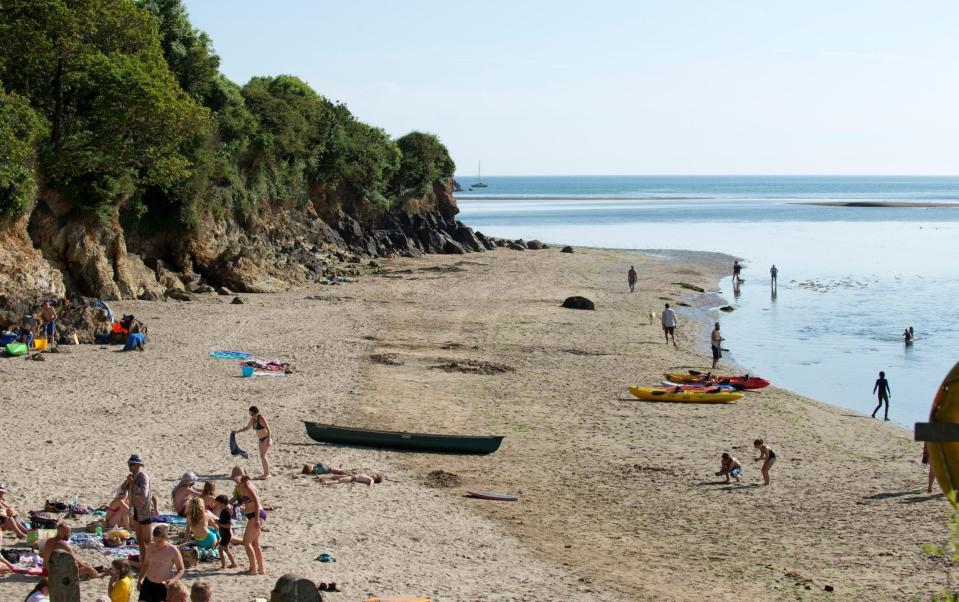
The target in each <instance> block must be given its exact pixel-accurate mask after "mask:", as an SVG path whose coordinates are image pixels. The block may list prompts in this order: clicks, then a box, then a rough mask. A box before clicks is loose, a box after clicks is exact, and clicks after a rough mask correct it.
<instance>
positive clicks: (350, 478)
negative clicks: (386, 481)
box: [317, 474, 383, 487]
mask: <svg viewBox="0 0 959 602" xmlns="http://www.w3.org/2000/svg"><path fill="white" fill-rule="evenodd" d="M317 480H318V481H319V482H320V483H323V484H324V485H336V484H338V483H362V484H364V485H366V486H367V487H372V486H373V483H382V482H383V475H378V474H375V475H373V476H372V477H371V476H369V475H365V474H354V475H349V474H347V475H336V476H333V477H330V478H328V479H324V478H322V477H317Z"/></svg>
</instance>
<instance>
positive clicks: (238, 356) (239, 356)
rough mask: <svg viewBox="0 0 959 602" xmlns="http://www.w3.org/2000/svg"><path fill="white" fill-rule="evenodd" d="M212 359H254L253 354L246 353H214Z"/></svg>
mask: <svg viewBox="0 0 959 602" xmlns="http://www.w3.org/2000/svg"><path fill="white" fill-rule="evenodd" d="M210 357H215V358H217V359H221V360H245V359H249V358H251V357H253V354H252V353H246V352H244V351H212V352H210Z"/></svg>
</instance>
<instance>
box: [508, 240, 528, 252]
mask: <svg viewBox="0 0 959 602" xmlns="http://www.w3.org/2000/svg"><path fill="white" fill-rule="evenodd" d="M513 244H514V245H516V246H519V247H523V250H524V251H525V250H526V249H527V246H526V241H524V240H523V239H522V238H517V239H516V240H514V241H513ZM511 248H512V247H511Z"/></svg>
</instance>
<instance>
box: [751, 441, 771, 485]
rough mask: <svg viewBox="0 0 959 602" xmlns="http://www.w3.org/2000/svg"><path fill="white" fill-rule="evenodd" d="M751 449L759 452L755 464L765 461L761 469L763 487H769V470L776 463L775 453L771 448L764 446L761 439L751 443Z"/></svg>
mask: <svg viewBox="0 0 959 602" xmlns="http://www.w3.org/2000/svg"><path fill="white" fill-rule="evenodd" d="M753 447H755V448H756V449H757V450H759V457H758V458H756V462H759V461H760V460H765V462H763V467H762V473H763V485H769V469H770V468H772V467H773V464H775V463H776V452H775V451H773V448H771V447H769V446H768V445H766V443H765V442H764V441H763V440H762V439H756V440H755V441H753Z"/></svg>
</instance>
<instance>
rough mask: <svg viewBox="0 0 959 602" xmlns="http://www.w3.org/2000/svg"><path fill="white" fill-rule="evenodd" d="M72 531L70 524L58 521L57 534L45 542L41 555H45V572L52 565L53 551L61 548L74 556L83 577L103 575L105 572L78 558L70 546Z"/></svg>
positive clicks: (78, 570)
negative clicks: (98, 570) (100, 571)
mask: <svg viewBox="0 0 959 602" xmlns="http://www.w3.org/2000/svg"><path fill="white" fill-rule="evenodd" d="M71 533H73V529H72V528H71V527H70V525H68V524H67V523H64V522H60V523H57V534H56V535H55V536H53V537H51V538H50V539H48V540H47V542H46V543H45V544H43V550H42V551H41V554H40V555H41V556H42V557H43V566H44V569H43V571H44V574H46V571H47V568H48V567H49V566H50V557H51V556H53V553H54V552H56V551H57V550H61V551H63V552H66V553H67V554H69V555H70V556H73V560H74V561H75V562H76V563H77V572H78V573H79V574H80V578H81V579H92V578H93V577H103V576H104V574H105V573H99V572H97V570H96V569H95V568H93V567H92V566H90V565H89V564H87V563H85V562H83V561H82V560H80V559H79V558H77V555H76V554H75V553H74V552H73V548H71V547H70V534H71Z"/></svg>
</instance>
